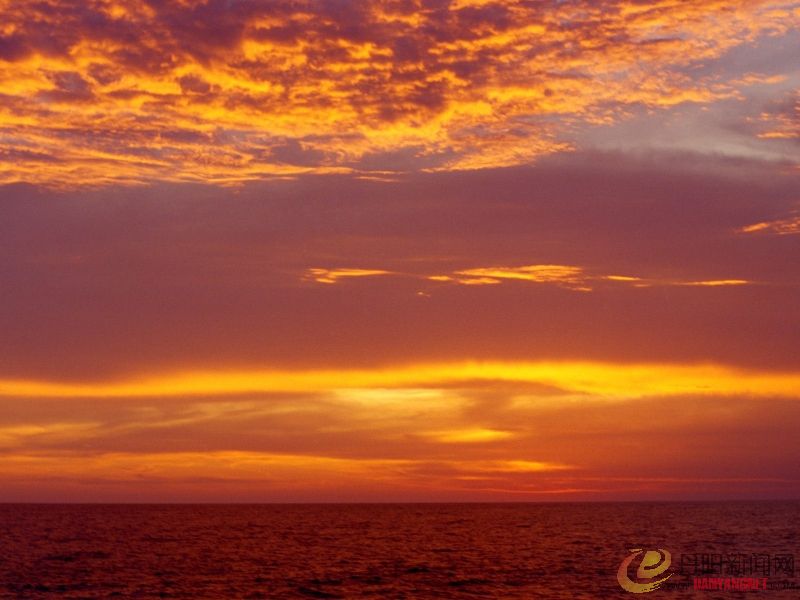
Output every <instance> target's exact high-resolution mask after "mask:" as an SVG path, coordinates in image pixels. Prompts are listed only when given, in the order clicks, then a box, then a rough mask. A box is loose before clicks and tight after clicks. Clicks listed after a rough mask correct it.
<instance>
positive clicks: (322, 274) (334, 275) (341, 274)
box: [307, 269, 390, 283]
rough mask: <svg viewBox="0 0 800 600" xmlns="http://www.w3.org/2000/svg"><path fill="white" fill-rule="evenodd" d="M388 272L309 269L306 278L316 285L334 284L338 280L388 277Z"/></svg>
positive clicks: (379, 270) (376, 270)
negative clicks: (377, 276) (378, 276)
mask: <svg viewBox="0 0 800 600" xmlns="http://www.w3.org/2000/svg"><path fill="white" fill-rule="evenodd" d="M389 273H390V271H383V270H381V269H309V270H308V272H307V277H308V278H309V279H312V280H314V281H316V282H318V283H336V282H337V281H338V280H339V279H342V278H349V277H373V276H375V275H388V274H389Z"/></svg>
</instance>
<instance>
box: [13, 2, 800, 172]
mask: <svg viewBox="0 0 800 600" xmlns="http://www.w3.org/2000/svg"><path fill="white" fill-rule="evenodd" d="M0 17H1V18H0V23H2V26H0V89H2V94H0V120H1V121H2V131H0V183H10V182H17V181H25V182H31V183H38V184H43V185H48V186H54V187H64V186H76V185H108V184H112V183H120V184H137V183H142V182H146V181H150V180H164V181H183V182H185V181H188V182H193V181H197V182H210V183H217V184H223V185H225V184H236V183H239V182H243V181H250V180H256V179H262V178H268V177H293V176H297V175H300V174H304V173H368V172H372V171H374V172H380V173H386V172H387V171H397V170H403V169H424V170H433V171H435V170H454V169H478V168H486V167H498V166H510V165H518V164H523V163H528V162H530V161H531V160H533V159H535V158H536V157H537V156H540V155H542V154H547V153H552V152H560V151H564V150H568V149H570V148H571V147H573V146H574V140H573V139H572V134H571V132H572V131H573V130H574V129H575V128H576V127H577V126H580V125H586V124H603V123H611V122H614V121H616V120H619V119H621V118H625V116H626V115H627V114H628V113H629V112H630V110H631V107H635V106H645V107H648V108H650V109H653V110H655V109H662V108H669V107H672V106H675V105H678V104H681V103H686V102H694V103H708V102H713V101H715V100H718V99H721V98H730V97H734V96H736V94H737V90H738V89H739V87H741V86H745V85H752V77H751V78H750V79H749V80H746V81H745V80H740V79H737V78H736V77H733V76H732V77H731V78H729V79H727V80H726V79H725V78H724V77H722V76H714V77H709V76H700V75H694V74H692V73H693V72H692V70H691V69H689V68H688V67H690V66H691V65H692V64H695V63H697V62H700V61H702V62H705V63H707V62H708V61H711V60H714V59H717V58H719V57H721V56H722V55H723V54H724V53H725V52H727V51H728V50H730V49H731V48H733V47H735V46H738V45H740V44H744V43H750V42H752V41H754V40H755V39H756V38H758V37H759V36H761V35H764V34H768V35H771V36H778V35H782V34H784V33H786V32H788V31H790V30H791V29H793V28H794V27H796V26H797V24H798V21H800V17H799V16H798V13H797V10H796V4H795V3H794V2H780V1H778V2H774V1H773V2H769V1H764V0H761V1H747V2H744V1H737V2H730V1H723V0H714V1H710V2H702V3H685V2H647V3H641V2H635V3H634V2H628V1H625V0H609V1H606V2H589V1H581V2H569V3H563V2H555V1H553V2H549V3H533V4H532V3H529V2H524V1H522V0H512V1H510V2H508V1H503V2H500V1H486V2H484V1H481V2H474V1H470V2H456V3H453V4H452V6H451V7H450V8H449V9H434V8H427V7H425V6H423V5H421V4H420V3H418V2H414V1H409V2H390V1H383V0H371V1H369V2H359V3H350V4H347V5H343V4H335V5H328V4H326V3H320V2H312V1H310V0H306V1H300V2H296V1H292V2H290V1H288V0H277V1H269V2H267V1H253V2H238V3H227V4H225V3H217V2H202V1H199V2H160V3H152V2H145V1H143V0H132V1H129V2H119V1H116V0H93V1H91V2H86V3H74V2H67V1H66V0H45V1H43V2H37V3H19V2H13V1H12V0H0ZM776 131H777V130H776ZM779 131H783V130H782V129H781V130H779ZM765 135H766V134H765ZM781 135H783V134H781Z"/></svg>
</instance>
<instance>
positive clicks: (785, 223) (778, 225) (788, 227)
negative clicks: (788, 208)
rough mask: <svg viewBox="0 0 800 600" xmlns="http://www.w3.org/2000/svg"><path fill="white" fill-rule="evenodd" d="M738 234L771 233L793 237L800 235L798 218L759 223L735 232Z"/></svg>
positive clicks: (799, 219)
mask: <svg viewBox="0 0 800 600" xmlns="http://www.w3.org/2000/svg"><path fill="white" fill-rule="evenodd" d="M737 231H738V232H739V233H771V234H776V235H794V234H798V233H800V216H792V217H787V218H786V219H776V220H775V221H761V222H759V223H753V224H751V225H746V226H745V227H742V228H740V229H738V230H737Z"/></svg>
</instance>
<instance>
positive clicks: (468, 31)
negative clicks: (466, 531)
mask: <svg viewBox="0 0 800 600" xmlns="http://www.w3.org/2000/svg"><path fill="white" fill-rule="evenodd" d="M798 26H800V1H793V2H786V1H784V2H781V1H760V0H738V1H737V0H707V1H703V2H685V1H682V0H608V1H590V0H549V1H544V2H543V1H533V0H506V1H496V0H363V1H354V0H353V1H346V0H325V1H312V0H291V1H289V0H269V1H267V0H125V1H121V0H120V1H117V0H80V1H79V0H36V1H23V2H17V1H13V0H0V501H46V502H58V501H130V502H144V501H180V502H188V501H197V502H205V501H213V502H226V501H259V502H260V501H265V502H272V501H275V502H283V501H461V500H464V501H484V500H485V501H494V500H513V501H554V500H558V501H563V500H567V501H572V500H576V501H577V500H629V499H630V500H638V499H706V498H708V499H723V498H797V497H800V444H798V441H797V440H798V439H800V28H799V27H798Z"/></svg>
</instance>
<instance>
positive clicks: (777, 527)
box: [0, 502, 800, 599]
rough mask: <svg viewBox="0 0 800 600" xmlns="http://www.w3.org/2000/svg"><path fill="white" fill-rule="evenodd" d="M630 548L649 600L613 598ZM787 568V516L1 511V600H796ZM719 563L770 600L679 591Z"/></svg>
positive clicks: (799, 518) (760, 512) (449, 507)
mask: <svg viewBox="0 0 800 600" xmlns="http://www.w3.org/2000/svg"><path fill="white" fill-rule="evenodd" d="M631 548H642V549H659V548H661V549H666V550H667V551H668V552H670V554H671V560H672V566H671V567H670V570H668V571H666V572H665V573H669V572H671V573H673V574H672V576H671V577H670V578H669V579H668V580H667V582H665V583H664V584H663V585H662V587H661V588H660V589H658V590H656V591H653V592H649V593H645V594H640V595H633V594H631V593H628V592H626V591H624V590H623V589H622V588H621V587H620V585H619V583H618V582H617V570H618V567H619V565H620V563H621V562H622V560H623V559H624V558H625V557H626V556H627V555H628V552H629V549H631ZM795 554H797V555H798V556H800V502H732V503H600V504H381V505H376V504H339V505H14V504H5V505H0V597H1V598H191V599H203V598H225V599H227V598H231V599H234V598H398V599H399V598H407V599H416V598H420V599H424V598H526V599H527V598H545V599H546V598H554V599H561V598H564V599H566V598H587V599H588V598H591V599H598V598H629V599H631V598H706V599H712V598H731V599H733V598H770V599H771V598H776V599H777V598H800V573H797V572H793V571H792V570H790V569H789V566H790V564H789V559H790V558H792V559H793V558H794V556H795ZM734 555H736V556H741V557H747V560H748V561H750V562H748V563H747V564H748V565H750V566H751V567H753V566H754V565H755V566H756V567H757V568H758V570H759V573H758V574H759V576H761V575H765V574H766V573H765V572H764V569H765V568H766V566H767V563H769V576H768V578H767V580H768V582H769V585H770V586H771V587H770V589H767V590H762V591H750V592H737V591H707V590H693V589H691V585H692V573H695V574H696V573H697V571H696V570H697V569H699V565H700V563H701V562H703V561H704V560H705V561H706V562H707V563H709V564H710V565H711V566H708V565H706V570H707V571H709V573H710V574H706V575H705V576H712V577H720V576H722V577H730V576H731V575H730V574H727V575H725V574H724V572H725V571H724V569H727V568H728V567H727V566H728V565H733V564H734V561H733V559H732V558H731V559H730V561H729V562H726V563H724V565H725V566H723V567H719V566H718V561H717V558H715V557H720V556H728V557H730V556H734ZM703 556H705V557H707V558H706V559H703V558H702V557H703ZM687 557H688V559H687ZM754 557H755V558H754ZM764 557H768V558H764ZM743 560H744V558H743ZM743 564H744V563H743ZM715 565H717V566H715ZM791 566H792V567H794V565H791ZM798 566H800V565H798ZM715 569H716V570H715ZM720 569H723V570H720ZM796 571H800V569H796ZM717 572H719V573H721V575H717V574H716V573H717ZM742 573H743V572H742ZM631 574H632V576H633V575H635V564H634V568H632V569H631ZM687 586H688V589H687ZM780 586H783V588H784V589H776V588H778V587H780ZM791 586H794V588H795V589H787V588H790V587H791Z"/></svg>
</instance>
